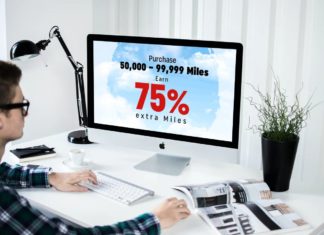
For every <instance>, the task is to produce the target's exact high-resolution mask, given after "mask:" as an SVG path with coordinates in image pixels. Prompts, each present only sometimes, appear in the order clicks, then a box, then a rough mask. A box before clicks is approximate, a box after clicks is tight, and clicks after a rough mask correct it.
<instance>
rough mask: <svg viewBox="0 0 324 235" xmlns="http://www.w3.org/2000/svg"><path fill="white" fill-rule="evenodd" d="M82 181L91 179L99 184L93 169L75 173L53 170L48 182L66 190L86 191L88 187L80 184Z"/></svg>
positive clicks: (60, 189) (58, 188) (61, 189)
mask: <svg viewBox="0 0 324 235" xmlns="http://www.w3.org/2000/svg"><path fill="white" fill-rule="evenodd" d="M81 181H90V182H92V183H93V184H98V181H97V177H96V175H95V174H94V173H93V172H92V171H90V170H89V171H81V172H73V173H57V172H53V173H51V174H49V175H48V182H49V184H50V185H52V186H53V187H54V188H56V189H57V190H59V191H64V192H86V191H88V189H87V188H86V187H83V186H81V185H79V183H80V182H81Z"/></svg>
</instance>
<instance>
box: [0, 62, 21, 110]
mask: <svg viewBox="0 0 324 235" xmlns="http://www.w3.org/2000/svg"><path fill="white" fill-rule="evenodd" d="M20 78H21V70H20V68H18V66H17V65H15V64H13V63H10V62H6V61H1V60H0V105H1V104H9V103H10V102H11V101H12V99H13V98H14V97H15V89H16V87H17V86H18V85H19V82H20Z"/></svg>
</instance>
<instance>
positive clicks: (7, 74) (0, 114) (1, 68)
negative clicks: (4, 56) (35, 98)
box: [0, 61, 29, 145]
mask: <svg viewBox="0 0 324 235" xmlns="http://www.w3.org/2000/svg"><path fill="white" fill-rule="evenodd" d="M20 78H21V70H20V69H19V68H18V67H17V66H16V65H14V64H12V63H9V62H5V61H0V144H2V145H3V144H6V143H7V142H8V141H11V140H15V139H18V138H20V137H21V136H22V133H23V127H24V116H26V115H27V112H26V111H24V110H23V108H27V107H28V106H29V103H28V104H27V103H26V104H24V102H25V101H24V96H23V94H22V91H21V88H20V86H19V82H20Z"/></svg>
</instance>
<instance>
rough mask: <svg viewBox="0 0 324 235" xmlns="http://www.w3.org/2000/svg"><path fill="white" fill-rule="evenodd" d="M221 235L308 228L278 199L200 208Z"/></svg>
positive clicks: (205, 218)
mask: <svg viewBox="0 0 324 235" xmlns="http://www.w3.org/2000/svg"><path fill="white" fill-rule="evenodd" d="M198 213H199V215H200V216H201V217H202V218H203V219H204V220H205V221H206V222H207V223H208V224H209V225H211V226H212V227H213V228H215V229H216V230H217V231H218V232H219V233H220V234H222V235H233V234H236V235H239V234H259V233H269V232H272V233H282V232H283V231H285V230H288V231H292V230H300V229H304V228H307V227H308V225H307V223H306V222H305V221H304V220H303V219H302V218H301V217H300V216H298V215H297V214H296V213H295V212H293V210H292V209H291V208H289V207H288V206H287V205H286V204H284V203H283V202H282V201H281V200H279V199H269V200H260V201H258V202H246V203H233V204H227V205H216V206H210V207H205V208H199V209H198Z"/></svg>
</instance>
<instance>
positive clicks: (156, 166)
mask: <svg viewBox="0 0 324 235" xmlns="http://www.w3.org/2000/svg"><path fill="white" fill-rule="evenodd" d="M189 163H190V158H189V157H179V156H173V155H166V154H160V153H157V154H155V155H153V156H152V157H150V158H148V159H146V160H144V161H142V162H140V163H139V164H137V165H136V166H134V167H135V168H136V169H138V170H143V171H151V172H156V173H161V174H166V175H180V174H181V172H182V171H183V169H184V168H185V167H186V166H188V165H189Z"/></svg>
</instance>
